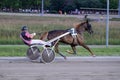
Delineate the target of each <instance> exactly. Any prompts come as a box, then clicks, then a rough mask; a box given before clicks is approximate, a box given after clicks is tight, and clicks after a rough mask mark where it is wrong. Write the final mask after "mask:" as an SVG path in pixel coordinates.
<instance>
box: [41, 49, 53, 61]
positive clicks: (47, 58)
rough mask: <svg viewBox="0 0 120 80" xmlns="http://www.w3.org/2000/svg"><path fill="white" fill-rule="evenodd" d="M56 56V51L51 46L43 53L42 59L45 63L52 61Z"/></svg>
mask: <svg viewBox="0 0 120 80" xmlns="http://www.w3.org/2000/svg"><path fill="white" fill-rule="evenodd" d="M54 58H55V53H54V51H53V50H52V49H50V48H45V49H44V50H43V52H42V53H41V60H42V62H44V63H50V62H52V61H53V60H54Z"/></svg>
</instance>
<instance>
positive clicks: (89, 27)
mask: <svg viewBox="0 0 120 80" xmlns="http://www.w3.org/2000/svg"><path fill="white" fill-rule="evenodd" d="M84 27H85V30H86V31H87V32H88V33H90V34H92V33H93V30H92V26H91V24H90V23H89V21H88V20H87V21H86V22H85V26H84Z"/></svg>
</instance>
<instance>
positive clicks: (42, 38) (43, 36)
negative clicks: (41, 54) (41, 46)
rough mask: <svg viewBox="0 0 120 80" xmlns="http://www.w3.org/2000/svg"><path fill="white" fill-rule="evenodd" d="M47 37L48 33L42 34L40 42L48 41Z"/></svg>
mask: <svg viewBox="0 0 120 80" xmlns="http://www.w3.org/2000/svg"><path fill="white" fill-rule="evenodd" d="M47 36H48V32H44V33H42V34H41V36H40V40H46V39H47Z"/></svg>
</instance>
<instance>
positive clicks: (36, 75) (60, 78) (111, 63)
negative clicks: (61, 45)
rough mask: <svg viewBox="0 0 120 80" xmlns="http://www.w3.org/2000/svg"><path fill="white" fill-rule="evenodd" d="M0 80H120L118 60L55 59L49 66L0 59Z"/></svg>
mask: <svg viewBox="0 0 120 80" xmlns="http://www.w3.org/2000/svg"><path fill="white" fill-rule="evenodd" d="M0 80H120V57H109V56H108V57H68V59H67V60H64V59H63V58H61V57H56V58H55V60H54V62H52V63H49V64H44V63H39V61H30V60H29V59H27V58H26V57H0Z"/></svg>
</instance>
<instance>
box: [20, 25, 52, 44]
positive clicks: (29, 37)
mask: <svg viewBox="0 0 120 80" xmlns="http://www.w3.org/2000/svg"><path fill="white" fill-rule="evenodd" d="M35 35H36V33H32V34H30V33H29V31H28V27H27V26H23V27H22V28H21V34H20V38H21V39H22V40H23V42H24V43H25V44H26V45H29V46H30V45H32V44H39V45H48V46H50V45H51V44H49V43H47V42H45V41H42V40H39V39H33V37H34V36H35Z"/></svg>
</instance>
